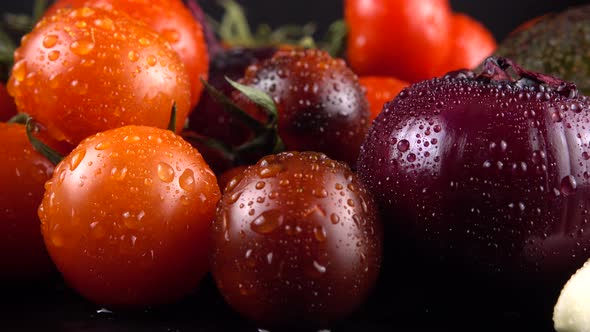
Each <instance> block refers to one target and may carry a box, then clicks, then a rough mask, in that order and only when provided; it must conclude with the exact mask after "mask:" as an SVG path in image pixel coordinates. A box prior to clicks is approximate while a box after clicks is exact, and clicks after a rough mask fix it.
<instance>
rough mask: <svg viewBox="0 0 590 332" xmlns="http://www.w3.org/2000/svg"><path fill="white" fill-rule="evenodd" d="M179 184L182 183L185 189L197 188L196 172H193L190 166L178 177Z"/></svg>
mask: <svg viewBox="0 0 590 332" xmlns="http://www.w3.org/2000/svg"><path fill="white" fill-rule="evenodd" d="M178 184H179V185H180V188H182V189H184V190H185V191H188V192H191V191H193V190H194V189H195V174H194V173H193V170H191V169H189V168H187V169H185V170H184V172H182V174H181V175H180V177H179V178H178Z"/></svg>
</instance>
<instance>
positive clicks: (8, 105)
mask: <svg viewBox="0 0 590 332" xmlns="http://www.w3.org/2000/svg"><path fill="white" fill-rule="evenodd" d="M16 113H17V111H16V104H15V103H14V98H12V97H11V96H10V95H9V94H8V92H7V91H6V86H5V85H4V84H1V83H0V121H8V120H10V118H12V117H13V116H15V115H16Z"/></svg>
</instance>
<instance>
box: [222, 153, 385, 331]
mask: <svg viewBox="0 0 590 332" xmlns="http://www.w3.org/2000/svg"><path fill="white" fill-rule="evenodd" d="M212 234H213V249H212V273H213V276H214V278H215V280H216V282H217V286H218V288H219V290H220V291H221V293H222V294H223V296H224V297H225V299H226V300H227V302H228V303H229V304H230V305H231V306H232V307H233V308H235V309H236V310H237V311H238V312H240V313H241V314H242V315H244V316H246V317H247V318H249V319H252V320H254V321H255V322H257V323H258V324H261V325H262V326H276V325H289V326H293V325H299V324H319V325H325V324H326V323H329V322H331V321H334V320H336V319H339V318H342V317H343V316H346V315H347V314H349V313H351V312H352V311H353V310H355V309H356V308H358V307H359V306H360V305H361V304H362V303H363V301H364V300H365V298H366V297H367V295H368V294H369V292H370V290H371V289H372V287H373V286H374V283H375V281H376V279H377V275H378V273H379V269H380V262H381V254H382V253H381V245H382V235H383V234H382V229H381V224H380V221H379V219H378V213H377V209H376V207H375V204H374V202H373V199H372V197H371V196H370V194H369V193H368V192H367V190H366V189H365V187H364V186H363V185H362V184H361V183H360V182H359V180H358V179H357V177H356V175H355V174H353V172H352V171H351V170H350V168H349V167H348V166H346V165H345V164H344V163H341V162H337V161H334V160H331V159H329V158H327V157H326V156H325V155H323V154H320V153H316V152H302V153H298V152H284V153H281V154H278V155H271V156H267V157H265V158H263V159H262V160H260V161H259V162H258V163H257V164H256V165H254V166H250V167H248V168H247V169H246V170H245V171H244V172H243V173H242V174H240V175H238V176H237V177H235V178H234V179H232V180H231V181H230V182H229V184H228V185H227V186H226V191H225V192H224V194H223V197H222V199H221V201H220V204H219V205H218V209H217V213H216V219H215V221H214V224H213V232H212Z"/></svg>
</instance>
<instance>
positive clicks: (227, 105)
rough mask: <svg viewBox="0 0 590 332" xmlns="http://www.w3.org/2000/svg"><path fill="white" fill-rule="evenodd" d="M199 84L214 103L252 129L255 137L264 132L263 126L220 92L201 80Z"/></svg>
mask: <svg viewBox="0 0 590 332" xmlns="http://www.w3.org/2000/svg"><path fill="white" fill-rule="evenodd" d="M201 82H202V83H203V86H204V87H205V91H207V93H208V94H209V95H210V96H211V98H213V99H214V100H215V101H216V102H218V103H219V104H221V105H222V106H223V109H224V110H225V111H226V112H227V113H228V114H230V115H231V116H233V117H234V118H236V119H237V120H238V121H240V122H241V123H243V124H244V125H246V126H247V127H248V128H250V129H252V131H254V133H256V134H257V135H258V134H259V133H261V132H263V131H264V130H265V128H264V125H263V124H262V123H260V122H259V121H258V120H256V119H255V118H253V117H252V116H251V115H250V114H248V113H246V112H244V110H242V109H241V108H240V107H239V106H238V105H236V104H235V103H234V102H233V101H231V99H229V98H228V97H227V96H226V95H224V94H223V93H222V92H221V91H219V90H217V89H216V88H215V87H214V86H212V85H211V84H209V83H208V82H207V81H205V80H204V79H203V78H201Z"/></svg>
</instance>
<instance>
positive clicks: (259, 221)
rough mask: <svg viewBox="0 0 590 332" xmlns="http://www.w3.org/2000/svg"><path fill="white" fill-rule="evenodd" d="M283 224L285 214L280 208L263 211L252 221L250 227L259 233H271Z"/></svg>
mask: <svg viewBox="0 0 590 332" xmlns="http://www.w3.org/2000/svg"><path fill="white" fill-rule="evenodd" d="M282 224H283V215H282V213H281V211H279V210H270V211H265V212H263V213H261V214H260V215H259V216H258V217H256V219H254V220H253V221H252V223H250V228H251V229H252V230H253V231H254V232H256V233H258V234H262V235H264V234H270V233H272V232H274V231H275V230H276V229H277V228H278V227H280V226H281V225H282Z"/></svg>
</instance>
